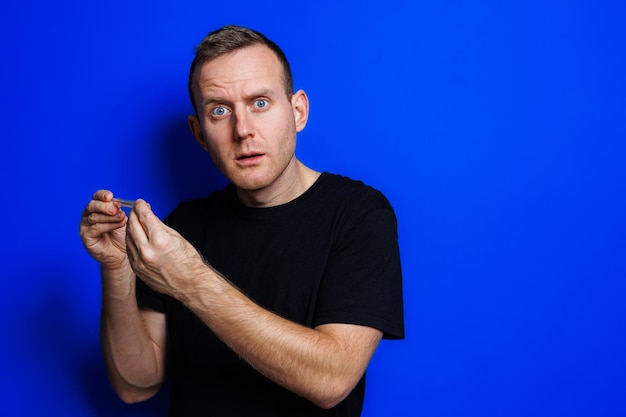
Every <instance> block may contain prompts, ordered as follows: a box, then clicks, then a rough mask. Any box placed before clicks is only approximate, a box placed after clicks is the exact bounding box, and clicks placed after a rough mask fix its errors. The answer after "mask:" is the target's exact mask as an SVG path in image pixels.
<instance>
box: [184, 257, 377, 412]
mask: <svg viewBox="0 0 626 417" xmlns="http://www.w3.org/2000/svg"><path fill="white" fill-rule="evenodd" d="M194 276H195V277H199V279H196V280H193V281H192V282H193V285H194V286H195V289H194V290H193V291H185V292H184V294H181V295H180V297H181V301H183V302H184V303H185V304H186V305H187V306H188V307H189V308H190V309H191V310H192V311H194V313H195V314H196V315H198V317H200V319H201V320H203V321H204V322H205V323H206V324H207V325H208V326H209V327H210V328H211V329H212V330H213V331H214V332H215V333H216V334H217V335H218V336H219V337H220V338H221V339H222V340H223V341H224V342H225V343H226V344H227V345H228V346H230V348H231V349H233V350H234V351H235V352H236V353H237V354H238V355H240V356H241V357H242V358H244V359H245V360H246V361H248V362H249V363H250V364H251V365H252V366H253V367H255V368H256V369H257V370H258V371H259V372H261V373H262V374H264V375H265V376H267V377H268V378H269V379H271V380H273V381H274V382H276V383H278V384H280V385H282V386H284V387H285V388H287V389H289V390H291V391H293V392H295V393H297V394H299V395H301V396H303V397H305V398H307V399H309V400H311V401H313V402H314V403H316V404H317V405H319V406H321V407H331V406H333V405H335V404H336V403H338V402H339V401H341V400H342V399H343V398H345V396H346V395H348V394H349V393H350V391H351V390H352V389H353V387H354V386H355V385H356V383H357V382H358V381H359V379H360V378H361V376H362V375H363V373H364V372H365V368H366V366H367V363H368V362H369V358H370V357H371V353H373V351H374V349H375V348H376V345H377V343H378V341H379V339H380V333H379V332H378V331H376V330H374V329H365V328H363V329H359V331H363V332H364V333H363V334H364V335H365V337H366V338H369V339H368V340H366V341H365V345H366V348H365V349H363V348H364V343H361V342H362V341H358V343H351V342H346V340H350V338H348V337H346V338H342V337H340V336H343V335H341V334H336V333H334V332H333V331H336V328H333V331H330V328H331V326H329V329H328V330H329V331H326V330H327V329H326V328H325V326H320V328H318V329H311V328H307V327H305V326H301V325H299V324H296V323H294V322H291V321H289V320H286V319H284V318H282V317H280V316H278V315H276V314H273V313H272V312H270V311H268V310H265V309H263V308H261V307H260V306H258V305H257V304H255V303H254V302H253V301H251V300H250V299H249V298H247V297H246V296H244V295H243V294H242V293H241V292H240V291H239V290H237V289H236V288H235V287H233V286H232V285H231V284H230V283H229V282H228V281H226V280H225V279H224V278H222V277H221V276H219V275H218V274H217V273H216V272H214V271H213V270H210V269H209V270H205V271H204V272H202V273H201V274H194ZM350 327H356V326H350ZM351 330H354V329H351ZM353 336H354V335H353V334H352V335H350V337H352V338H353ZM364 352H366V353H365V355H364Z"/></svg>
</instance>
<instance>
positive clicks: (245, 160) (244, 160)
mask: <svg viewBox="0 0 626 417" xmlns="http://www.w3.org/2000/svg"><path fill="white" fill-rule="evenodd" d="M264 157H265V155H264V154H262V153H255V152H249V153H245V154H242V155H239V156H237V158H235V162H236V163H237V165H240V166H251V165H256V164H258V163H259V162H261V160H262V159H263V158H264Z"/></svg>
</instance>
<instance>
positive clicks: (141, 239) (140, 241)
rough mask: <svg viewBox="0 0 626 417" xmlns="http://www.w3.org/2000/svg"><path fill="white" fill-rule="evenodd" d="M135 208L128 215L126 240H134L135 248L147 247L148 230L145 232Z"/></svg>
mask: <svg viewBox="0 0 626 417" xmlns="http://www.w3.org/2000/svg"><path fill="white" fill-rule="evenodd" d="M136 204H137V203H135V207H133V209H132V210H131V211H130V214H129V215H128V224H127V226H126V240H132V241H133V244H134V245H135V247H139V246H142V245H145V244H146V243H147V242H148V236H147V235H146V230H144V227H143V225H142V224H141V221H140V220H139V218H138V215H137V211H136Z"/></svg>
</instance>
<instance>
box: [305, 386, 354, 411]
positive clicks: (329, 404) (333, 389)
mask: <svg viewBox="0 0 626 417" xmlns="http://www.w3.org/2000/svg"><path fill="white" fill-rule="evenodd" d="M357 382H358V381H357ZM355 386H356V383H351V382H346V381H333V382H330V383H325V384H324V383H323V384H320V388H321V390H322V391H321V392H319V393H317V395H315V396H314V398H311V401H313V403H314V404H315V405H316V406H318V407H319V408H322V409H324V410H328V409H331V408H333V407H335V406H337V405H338V404H339V403H340V402H342V401H343V400H345V399H346V397H347V396H348V395H350V393H351V392H352V390H353V389H354V387H355Z"/></svg>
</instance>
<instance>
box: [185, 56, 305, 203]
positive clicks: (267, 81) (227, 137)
mask: <svg viewBox="0 0 626 417" xmlns="http://www.w3.org/2000/svg"><path fill="white" fill-rule="evenodd" d="M193 89H194V97H195V100H196V106H197V109H198V120H197V121H196V120H195V118H194V117H193V116H191V117H190V126H191V129H192V132H193V133H194V136H195V137H196V139H197V140H198V142H199V143H200V145H201V146H202V147H203V148H204V149H205V150H206V151H207V152H209V154H210V155H211V158H212V159H213V162H214V163H215V165H216V166H217V168H218V169H219V170H220V171H221V172H222V173H223V174H224V175H225V176H226V177H227V178H228V179H229V180H230V181H232V182H233V183H234V184H235V185H236V186H237V187H238V188H240V189H242V190H249V191H256V190H261V189H265V188H267V187H270V186H272V185H274V184H276V183H280V181H281V179H283V177H284V176H285V175H286V174H285V173H286V172H287V173H288V172H289V171H293V170H294V169H295V165H296V159H295V156H294V152H295V147H296V132H299V131H301V130H302V129H303V128H304V125H305V124H306V116H307V114H303V113H302V109H301V108H300V107H301V106H300V104H299V102H300V101H301V100H302V99H303V98H302V96H304V100H306V96H305V95H304V92H302V91H299V92H298V93H296V94H294V95H293V96H289V97H288V96H287V94H286V93H285V89H284V85H283V78H282V65H281V64H280V62H279V60H278V58H276V56H275V55H274V53H273V52H272V51H271V50H270V49H269V48H267V47H266V46H265V45H260V44H259V45H252V46H249V47H246V48H243V49H240V50H237V51H235V52H232V53H229V54H226V55H222V56H220V57H218V58H215V59H213V60H212V61H209V62H206V63H205V64H203V65H202V66H199V67H198V68H197V69H196V71H195V74H194V84H193ZM306 104H307V106H306V112H307V113H308V103H306Z"/></svg>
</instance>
